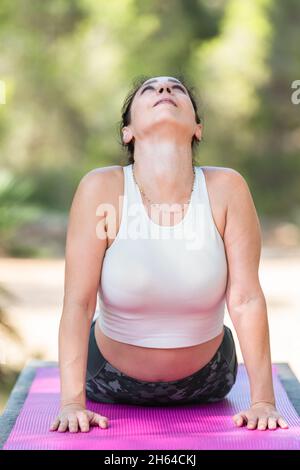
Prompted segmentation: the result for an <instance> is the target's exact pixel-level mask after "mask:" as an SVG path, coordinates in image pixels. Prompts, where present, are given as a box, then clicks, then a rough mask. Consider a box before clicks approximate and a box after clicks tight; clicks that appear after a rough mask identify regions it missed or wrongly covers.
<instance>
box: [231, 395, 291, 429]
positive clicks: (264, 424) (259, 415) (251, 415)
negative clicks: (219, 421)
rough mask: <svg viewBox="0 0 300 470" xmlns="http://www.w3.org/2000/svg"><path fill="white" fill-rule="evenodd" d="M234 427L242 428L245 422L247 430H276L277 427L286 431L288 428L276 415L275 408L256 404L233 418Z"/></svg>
mask: <svg viewBox="0 0 300 470" xmlns="http://www.w3.org/2000/svg"><path fill="white" fill-rule="evenodd" d="M233 421H234V423H235V424H236V426H243V424H244V421H246V424H247V428H248V429H255V428H256V427H257V429H259V430H262V431H264V430H265V429H267V428H268V429H276V427H277V423H278V425H279V427H281V428H283V429H287V428H288V427H289V426H288V424H287V422H286V421H285V420H284V419H283V417H282V416H281V415H280V414H279V413H278V411H277V410H276V407H275V406H274V405H272V404H271V403H267V402H258V403H256V404H254V405H252V406H251V407H250V408H249V409H248V410H243V411H241V412H240V413H237V414H236V415H234V416H233Z"/></svg>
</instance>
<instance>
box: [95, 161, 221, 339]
mask: <svg viewBox="0 0 300 470" xmlns="http://www.w3.org/2000/svg"><path fill="white" fill-rule="evenodd" d="M194 168H195V179H194V190H193V192H192V196H191V200H190V203H189V206H188V209H187V212H186V214H185V215H184V217H183V219H182V220H181V221H180V222H179V223H177V224H175V225H173V226H166V225H159V224H157V223H155V222H154V221H153V220H152V219H151V218H150V216H149V215H148V212H147V210H146V208H145V206H144V204H143V200H142V196H141V193H140V190H139V187H138V185H137V184H136V183H135V181H134V178H133V170H132V164H129V165H127V166H123V172H124V195H123V206H122V214H121V223H120V228H119V231H118V233H117V235H116V238H115V239H114V240H113V242H112V244H111V245H110V247H109V248H107V250H106V251H105V255H104V258H103V264H102V272H101V281H100V285H99V291H98V294H99V315H98V319H97V321H99V325H100V328H101V329H102V331H103V333H104V334H105V335H107V336H109V337H110V338H113V339H114V340H116V341H120V342H123V343H128V344H134V345H137V346H142V347H148V348H180V347H187V346H194V345H196V344H200V343H204V342H206V341H209V340H210V339H212V338H214V337H216V336H217V335H219V334H220V333H221V332H222V330H223V322H224V307H225V292H226V285H227V260H226V254H225V249H224V243H223V239H222V237H221V235H220V234H219V232H218V230H217V228H216V225H215V223H214V220H213V216H212V212H211V206H210V202H209V196H208V192H207V186H206V181H205V176H204V172H203V170H202V168H201V167H200V166H195V167H194Z"/></svg>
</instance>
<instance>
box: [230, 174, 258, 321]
mask: <svg viewBox="0 0 300 470" xmlns="http://www.w3.org/2000/svg"><path fill="white" fill-rule="evenodd" d="M226 177H227V179H228V181H227V183H228V193H227V194H228V205H227V215H226V225H225V232H224V244H225V250H226V256H227V262H228V283H227V289H226V302H227V306H228V311H229V313H231V309H233V308H234V307H235V306H238V305H240V304H243V303H245V302H248V301H250V300H251V299H254V298H257V297H259V296H260V295H261V294H262V290H261V286H260V282H259V274H258V270H259V262H260V255H261V229H260V223H259V219H258V215H257V212H256V209H255V205H254V202H253V199H252V196H251V193H250V190H249V187H248V184H247V182H246V181H245V179H244V178H243V176H242V175H241V174H240V173H238V172H237V171H235V170H232V171H231V172H229V173H228V174H227V176H226Z"/></svg>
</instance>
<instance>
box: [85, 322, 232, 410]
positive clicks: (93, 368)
mask: <svg viewBox="0 0 300 470" xmlns="http://www.w3.org/2000/svg"><path fill="white" fill-rule="evenodd" d="M94 327H95V320H94V321H93V323H92V326H91V331H90V338H89V351H88V361H87V374H86V396H87V398H88V399H90V400H92V401H96V402H102V403H127V404H131V405H146V406H159V405H161V406H166V405H174V404H179V405H182V404H200V403H212V402H216V401H219V400H222V399H223V398H225V396H226V395H227V394H228V393H229V391H230V390H231V388H232V386H233V385H234V383H235V381H236V375H237V368H238V362H237V355H236V349H235V343H234V339H233V336H232V332H231V330H230V328H229V327H228V326H226V325H224V328H225V333H224V337H223V341H222V343H221V345H220V347H219V348H218V350H217V351H216V353H215V355H214V356H213V358H212V359H211V360H210V361H209V362H208V363H207V364H206V365H205V366H204V367H202V368H201V369H200V370H198V371H196V372H195V373H194V374H192V375H189V376H187V377H184V378H183V379H179V380H172V381H167V382H148V381H144V380H137V379H135V378H133V377H130V376H128V375H126V374H124V373H123V372H121V371H120V370H118V369H116V368H115V367H114V366H112V365H111V364H110V363H109V362H108V361H107V360H106V359H105V358H104V357H103V356H102V354H101V352H100V350H99V348H98V345H97V343H96V339H95V335H94Z"/></svg>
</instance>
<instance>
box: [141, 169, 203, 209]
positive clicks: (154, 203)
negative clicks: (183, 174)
mask: <svg viewBox="0 0 300 470" xmlns="http://www.w3.org/2000/svg"><path fill="white" fill-rule="evenodd" d="M193 173H194V180H193V185H192V191H191V195H190V198H189V200H188V202H186V203H183V204H179V205H180V206H184V205H185V204H189V203H190V201H191V198H192V193H193V191H194V185H195V177H196V174H195V167H194V165H193ZM132 175H133V179H134V181H135V184H136V185H137V186H138V188H139V190H140V192H141V193H142V194H143V196H144V197H145V199H147V201H148V202H150V205H151V206H156V207H157V208H158V209H159V210H160V211H162V212H183V211H184V207H183V208H182V209H180V210H179V211H165V210H164V209H161V208H160V206H161V205H162V204H166V203H158V202H153V201H151V199H149V198H148V196H146V194H145V192H144V191H143V189H142V188H140V186H139V185H138V183H137V181H136V178H135V174H134V164H133V165H132Z"/></svg>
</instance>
